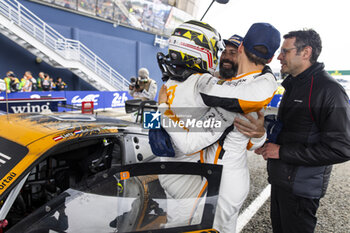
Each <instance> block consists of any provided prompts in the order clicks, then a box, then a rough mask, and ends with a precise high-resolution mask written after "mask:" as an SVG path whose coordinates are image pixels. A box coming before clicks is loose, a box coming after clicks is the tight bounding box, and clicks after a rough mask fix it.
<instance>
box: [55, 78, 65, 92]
mask: <svg viewBox="0 0 350 233" xmlns="http://www.w3.org/2000/svg"><path fill="white" fill-rule="evenodd" d="M66 88H67V84H66V83H65V82H63V80H62V78H61V77H58V78H57V82H56V91H64V89H66Z"/></svg>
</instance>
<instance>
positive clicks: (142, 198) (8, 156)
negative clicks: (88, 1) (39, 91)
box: [0, 113, 222, 233]
mask: <svg viewBox="0 0 350 233" xmlns="http://www.w3.org/2000/svg"><path fill="white" fill-rule="evenodd" d="M221 169H222V167H221V166H220V165H212V164H200V163H185V162H180V163H169V162H168V163H167V162H160V161H159V159H158V158H157V157H156V156H154V155H153V154H152V151H151V149H150V146H149V143H148V130H146V129H143V128H142V127H141V125H140V124H137V123H132V122H128V121H122V120H118V119H116V118H111V117H105V116H95V115H86V114H84V115H81V114H67V113H56V114H8V115H0V178H1V180H0V200H1V202H0V208H1V209H0V232H1V231H3V232H9V233H13V232H31V233H34V232H84V233H89V232H93V233H96V232H99V233H103V232H147V233H150V232H152V233H157V232H162V233H167V232H217V231H216V230H215V229H212V225H213V220H214V215H215V208H216V202H217V196H218V192H219V184H220V179H221ZM159 175H186V176H200V177H201V178H202V179H206V180H207V182H208V187H207V190H206V193H205V195H203V196H202V197H201V198H200V199H199V200H198V199H196V200H188V201H189V202H193V203H195V204H194V205H199V203H200V205H202V207H203V208H198V210H196V211H197V212H198V211H199V218H197V220H196V221H192V219H189V220H188V221H186V222H175V224H174V223H173V224H171V225H169V224H167V221H168V218H167V216H168V214H169V211H170V208H169V207H170V206H171V205H172V206H174V205H176V203H177V202H178V201H179V200H175V199H169V198H168V197H167V195H166V194H165V192H164V190H163V188H162V186H161V184H160V182H159V180H158V176H159ZM191 211H193V210H191ZM188 214H189V215H190V214H191V213H188ZM197 214H198V213H197Z"/></svg>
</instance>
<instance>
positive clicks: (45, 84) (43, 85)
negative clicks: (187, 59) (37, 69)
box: [41, 74, 51, 91]
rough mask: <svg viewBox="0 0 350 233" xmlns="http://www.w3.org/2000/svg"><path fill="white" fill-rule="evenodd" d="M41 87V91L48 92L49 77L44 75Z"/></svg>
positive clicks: (49, 85) (49, 86)
mask: <svg viewBox="0 0 350 233" xmlns="http://www.w3.org/2000/svg"><path fill="white" fill-rule="evenodd" d="M41 87H42V88H43V91H50V88H51V81H50V75H48V74H44V80H43V82H42V83H41Z"/></svg>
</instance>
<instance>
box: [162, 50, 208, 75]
mask: <svg viewBox="0 0 350 233" xmlns="http://www.w3.org/2000/svg"><path fill="white" fill-rule="evenodd" d="M157 61H158V66H159V68H160V71H161V72H162V80H163V81H164V82H166V81H168V80H169V79H172V80H176V81H179V82H183V81H185V80H186V79H187V78H188V77H189V76H191V75H192V74H194V73H198V72H199V73H209V71H206V70H195V69H190V68H188V67H186V66H185V64H180V63H179V64H178V62H176V61H172V60H171V59H170V56H169V54H168V55H164V54H163V53H161V52H159V53H157Z"/></svg>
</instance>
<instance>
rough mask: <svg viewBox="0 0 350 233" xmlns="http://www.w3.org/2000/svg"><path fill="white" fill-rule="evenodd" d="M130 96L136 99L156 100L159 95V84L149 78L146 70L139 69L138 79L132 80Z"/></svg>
mask: <svg viewBox="0 0 350 233" xmlns="http://www.w3.org/2000/svg"><path fill="white" fill-rule="evenodd" d="M129 94H130V95H131V96H132V97H134V98H135V99H141V100H154V98H155V97H156V94H157V83H156V81H154V80H153V79H151V78H149V72H148V70H147V69H146V68H141V69H139V72H138V77H137V78H135V77H132V78H131V79H130V85H129Z"/></svg>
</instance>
